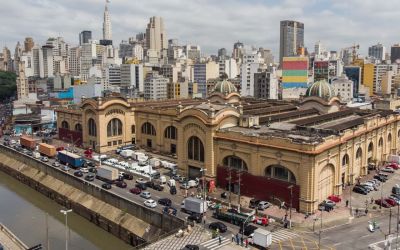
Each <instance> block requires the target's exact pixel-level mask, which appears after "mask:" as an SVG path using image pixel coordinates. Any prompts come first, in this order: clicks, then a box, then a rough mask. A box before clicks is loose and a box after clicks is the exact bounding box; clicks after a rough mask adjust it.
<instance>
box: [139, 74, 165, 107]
mask: <svg viewBox="0 0 400 250" xmlns="http://www.w3.org/2000/svg"><path fill="white" fill-rule="evenodd" d="M168 82H169V79H168V78H166V77H163V76H161V75H159V74H158V73H157V72H152V73H149V74H148V75H147V77H146V80H145V82H144V98H145V99H147V100H161V99H167V98H168V92H167V88H168Z"/></svg>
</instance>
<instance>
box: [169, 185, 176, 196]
mask: <svg viewBox="0 0 400 250" xmlns="http://www.w3.org/2000/svg"><path fill="white" fill-rule="evenodd" d="M169 193H170V194H172V195H175V194H176V193H177V191H176V187H175V186H172V187H170V188H169Z"/></svg>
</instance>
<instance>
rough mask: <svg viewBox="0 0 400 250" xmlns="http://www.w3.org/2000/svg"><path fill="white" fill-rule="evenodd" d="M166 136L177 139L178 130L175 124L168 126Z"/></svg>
mask: <svg viewBox="0 0 400 250" xmlns="http://www.w3.org/2000/svg"><path fill="white" fill-rule="evenodd" d="M164 136H165V138H167V139H172V140H176V139H177V138H178V130H177V129H176V128H175V127H174V126H168V127H167V128H166V129H165V132H164Z"/></svg>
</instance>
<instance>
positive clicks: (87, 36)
mask: <svg viewBox="0 0 400 250" xmlns="http://www.w3.org/2000/svg"><path fill="white" fill-rule="evenodd" d="M90 40H92V32H91V31H90V30H84V31H82V32H81V33H79V45H82V44H84V43H89V41H90Z"/></svg>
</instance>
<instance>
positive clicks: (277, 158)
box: [57, 80, 400, 212]
mask: <svg viewBox="0 0 400 250" xmlns="http://www.w3.org/2000/svg"><path fill="white" fill-rule="evenodd" d="M57 113H58V119H57V127H58V128H59V136H60V138H64V139H66V140H68V135H69V134H71V135H72V137H74V136H75V137H77V138H81V144H82V145H83V146H84V147H92V148H94V149H95V150H96V151H97V152H106V151H110V150H114V149H116V148H117V147H118V146H121V145H124V144H130V143H135V144H137V145H138V146H140V147H142V148H145V149H147V150H149V151H153V152H155V153H160V154H169V155H171V156H174V157H176V158H177V163H178V167H179V171H180V172H181V174H183V175H186V176H188V177H189V178H193V177H198V176H201V175H202V173H203V172H202V171H203V170H205V175H206V177H207V178H208V179H214V180H216V182H217V185H218V186H220V187H222V188H228V186H229V185H231V188H232V189H231V190H233V191H238V189H239V179H240V184H241V185H240V192H241V194H242V195H246V196H250V197H255V198H259V199H264V200H269V201H285V202H286V204H290V203H292V206H293V207H294V208H296V209H298V210H299V211H301V212H314V211H315V210H317V209H318V204H319V203H320V202H321V201H323V200H324V199H326V198H327V197H328V196H329V195H331V194H337V195H340V194H341V193H342V191H343V188H342V187H343V186H344V185H348V184H353V183H355V182H356V180H357V178H358V177H360V176H363V175H365V174H367V171H368V164H369V163H372V162H375V163H379V162H381V161H384V160H385V159H387V157H388V156H389V155H391V154H397V153H398V149H399V147H400V117H399V116H398V115H397V114H396V113H393V112H392V111H388V110H385V111H384V110H361V109H356V108H348V107H346V106H345V104H343V103H341V102H340V100H339V99H338V98H337V97H336V96H335V93H334V90H333V88H332V86H331V85H329V84H328V83H327V82H326V81H320V82H316V83H314V84H313V85H311V86H310V87H309V89H308V90H307V92H306V95H305V96H302V97H301V99H300V100H298V101H296V102H287V101H275V100H274V101H270V100H268V101H267V100H262V99H253V98H242V97H241V96H240V95H239V94H238V93H237V89H236V87H235V86H234V85H233V84H232V83H230V82H229V81H227V80H224V81H221V82H218V83H217V84H216V86H215V89H214V92H213V93H211V95H210V96H209V97H208V99H183V100H163V101H146V102H143V101H141V102H139V101H135V100H129V99H124V98H121V97H110V98H99V97H98V98H91V99H84V100H82V103H81V104H80V106H79V107H75V108H66V109H59V110H57ZM229 179H230V181H229Z"/></svg>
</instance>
